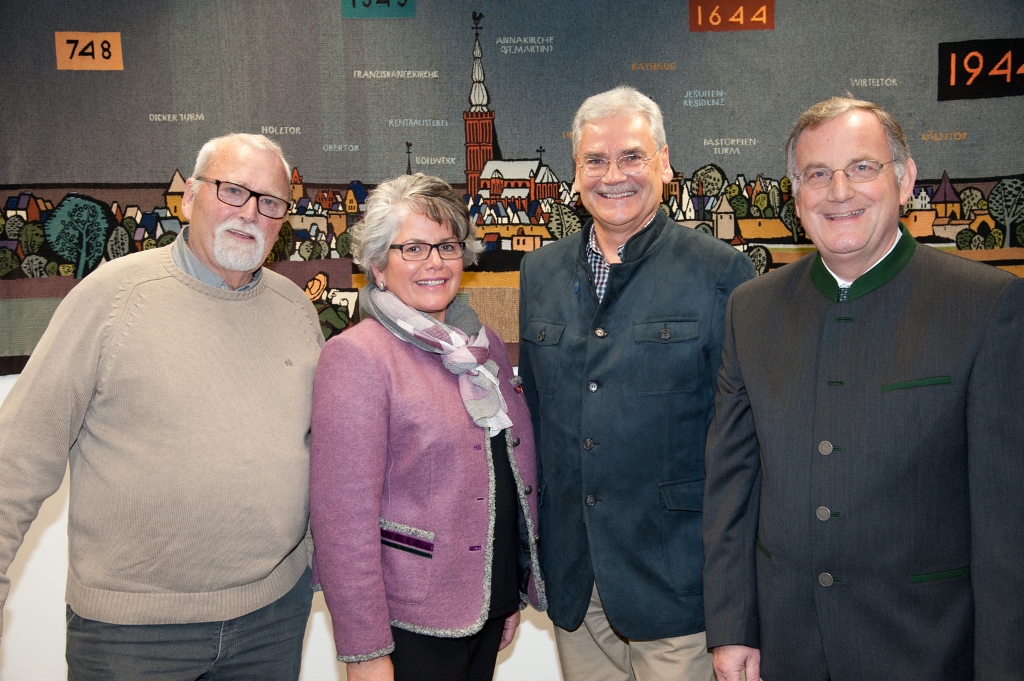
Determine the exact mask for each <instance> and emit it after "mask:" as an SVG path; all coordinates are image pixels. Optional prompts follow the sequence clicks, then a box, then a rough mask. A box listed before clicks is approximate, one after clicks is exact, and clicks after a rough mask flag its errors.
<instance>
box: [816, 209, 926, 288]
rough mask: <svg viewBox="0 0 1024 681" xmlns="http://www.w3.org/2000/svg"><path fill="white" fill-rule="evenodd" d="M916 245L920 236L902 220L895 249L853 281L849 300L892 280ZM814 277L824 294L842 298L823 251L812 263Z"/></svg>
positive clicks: (904, 264)
mask: <svg viewBox="0 0 1024 681" xmlns="http://www.w3.org/2000/svg"><path fill="white" fill-rule="evenodd" d="M916 248H917V239H915V238H914V237H912V236H910V232H908V231H907V228H906V227H904V226H903V223H902V222H901V223H900V238H899V240H898V241H897V242H896V248H894V249H892V253H890V254H889V255H887V256H885V257H884V258H883V259H882V262H880V263H878V264H877V265H875V266H874V267H873V268H871V269H870V270H868V271H867V272H865V273H864V274H863V275H861V276H860V277H859V278H858V279H857V280H856V281H855V282H853V285H852V286H850V295H849V297H848V298H847V300H848V301H849V300H856V299H857V298H862V297H864V296H866V295H867V294H869V293H871V292H872V291H874V290H875V289H877V288H881V287H882V286H883V285H884V284H886V283H887V282H889V281H891V280H892V279H893V278H894V277H895V276H896V275H897V274H899V273H900V271H901V270H902V269H903V268H904V267H906V265H907V263H908V262H910V257H911V256H912V255H914V250H915V249H916ZM811 281H812V282H813V283H814V286H815V288H817V289H818V290H819V291H821V293H822V295H824V296H825V297H826V298H828V299H829V300H831V301H832V302H833V303H837V302H839V284H838V283H837V282H836V279H835V277H833V276H832V273H831V272H829V271H828V269H826V267H825V263H823V262H822V261H821V254H820V253H817V254H815V256H814V263H813V264H812V265H811Z"/></svg>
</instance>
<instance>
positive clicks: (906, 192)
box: [900, 158, 917, 205]
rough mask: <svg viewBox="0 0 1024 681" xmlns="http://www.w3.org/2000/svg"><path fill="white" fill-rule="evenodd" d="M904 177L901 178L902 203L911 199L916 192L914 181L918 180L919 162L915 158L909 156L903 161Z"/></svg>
mask: <svg viewBox="0 0 1024 681" xmlns="http://www.w3.org/2000/svg"><path fill="white" fill-rule="evenodd" d="M903 168H904V171H903V179H902V180H900V205H903V204H904V203H906V202H907V201H909V200H910V197H911V195H912V194H913V193H914V182H916V181H917V164H916V163H914V159H912V158H908V159H907V160H906V161H905V162H904V163H903Z"/></svg>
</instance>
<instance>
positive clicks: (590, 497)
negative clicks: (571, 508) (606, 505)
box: [587, 494, 597, 506]
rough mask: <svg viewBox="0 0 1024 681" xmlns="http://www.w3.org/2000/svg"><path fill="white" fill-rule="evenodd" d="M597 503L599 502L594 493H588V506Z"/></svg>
mask: <svg viewBox="0 0 1024 681" xmlns="http://www.w3.org/2000/svg"><path fill="white" fill-rule="evenodd" d="M596 503H597V499H596V498H595V497H594V495H593V494H588V495H587V506H593V505H594V504H596Z"/></svg>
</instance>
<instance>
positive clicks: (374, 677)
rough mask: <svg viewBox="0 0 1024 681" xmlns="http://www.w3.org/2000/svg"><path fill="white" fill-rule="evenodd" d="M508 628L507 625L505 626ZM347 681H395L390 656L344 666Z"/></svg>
mask: <svg viewBox="0 0 1024 681" xmlns="http://www.w3.org/2000/svg"><path fill="white" fill-rule="evenodd" d="M505 627H506V628H508V624H507V623H506V624H505ZM345 673H346V674H347V675H348V681H395V668H394V666H393V665H392V664H391V656H390V655H384V656H382V657H375V658H373V659H372V660H366V661H365V662H349V663H347V664H346V665H345Z"/></svg>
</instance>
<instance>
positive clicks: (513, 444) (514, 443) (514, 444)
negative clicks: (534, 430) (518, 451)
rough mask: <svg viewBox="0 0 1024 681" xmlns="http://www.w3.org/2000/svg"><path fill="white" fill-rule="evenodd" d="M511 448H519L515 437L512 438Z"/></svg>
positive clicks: (517, 439)
mask: <svg viewBox="0 0 1024 681" xmlns="http://www.w3.org/2000/svg"><path fill="white" fill-rule="evenodd" d="M512 446H513V447H518V446H519V438H517V437H514V438H512Z"/></svg>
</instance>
